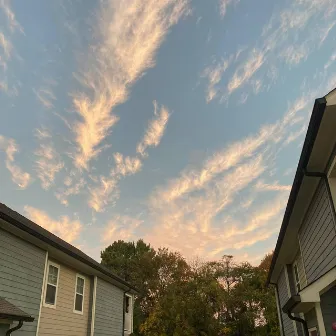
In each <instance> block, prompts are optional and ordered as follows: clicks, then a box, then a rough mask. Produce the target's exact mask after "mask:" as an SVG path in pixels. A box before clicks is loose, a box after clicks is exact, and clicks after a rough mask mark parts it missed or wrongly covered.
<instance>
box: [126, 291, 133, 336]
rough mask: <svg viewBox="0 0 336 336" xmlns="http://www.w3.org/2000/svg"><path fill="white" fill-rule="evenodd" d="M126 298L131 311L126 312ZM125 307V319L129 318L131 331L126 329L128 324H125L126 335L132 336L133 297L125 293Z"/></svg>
mask: <svg viewBox="0 0 336 336" xmlns="http://www.w3.org/2000/svg"><path fill="white" fill-rule="evenodd" d="M126 297H127V298H128V299H129V307H128V308H129V309H128V312H126ZM124 300H125V307H124V318H126V316H127V317H129V319H130V327H131V330H128V329H125V326H126V323H125V324H124V333H127V334H132V333H133V295H130V294H128V293H125V298H124Z"/></svg>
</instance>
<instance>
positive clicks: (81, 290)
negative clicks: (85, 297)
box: [76, 278, 84, 294]
mask: <svg viewBox="0 0 336 336" xmlns="http://www.w3.org/2000/svg"><path fill="white" fill-rule="evenodd" d="M76 293H80V294H83V293H84V279H82V278H77V286H76Z"/></svg>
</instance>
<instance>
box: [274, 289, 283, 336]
mask: <svg viewBox="0 0 336 336" xmlns="http://www.w3.org/2000/svg"><path fill="white" fill-rule="evenodd" d="M272 285H274V286H275V292H276V296H277V297H276V301H277V309H278V313H279V317H280V321H279V322H280V324H281V325H280V328H281V335H283V333H284V330H283V326H284V323H283V319H282V311H281V307H280V297H279V289H278V284H277V283H275V284H272Z"/></svg>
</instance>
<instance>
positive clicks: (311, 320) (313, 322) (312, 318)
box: [304, 308, 318, 329]
mask: <svg viewBox="0 0 336 336" xmlns="http://www.w3.org/2000/svg"><path fill="white" fill-rule="evenodd" d="M304 318H305V320H306V322H307V325H308V329H310V328H314V327H316V328H318V324H317V317H316V311H315V308H313V309H311V310H310V311H309V312H308V313H306V314H304Z"/></svg>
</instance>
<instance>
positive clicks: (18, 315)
mask: <svg viewBox="0 0 336 336" xmlns="http://www.w3.org/2000/svg"><path fill="white" fill-rule="evenodd" d="M0 319H6V320H13V321H26V322H33V321H34V318H33V317H31V316H30V315H28V314H27V313H25V312H24V311H23V310H21V309H20V308H18V307H16V306H14V305H13V304H12V303H10V302H8V301H7V300H5V299H4V298H2V297H0Z"/></svg>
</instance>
